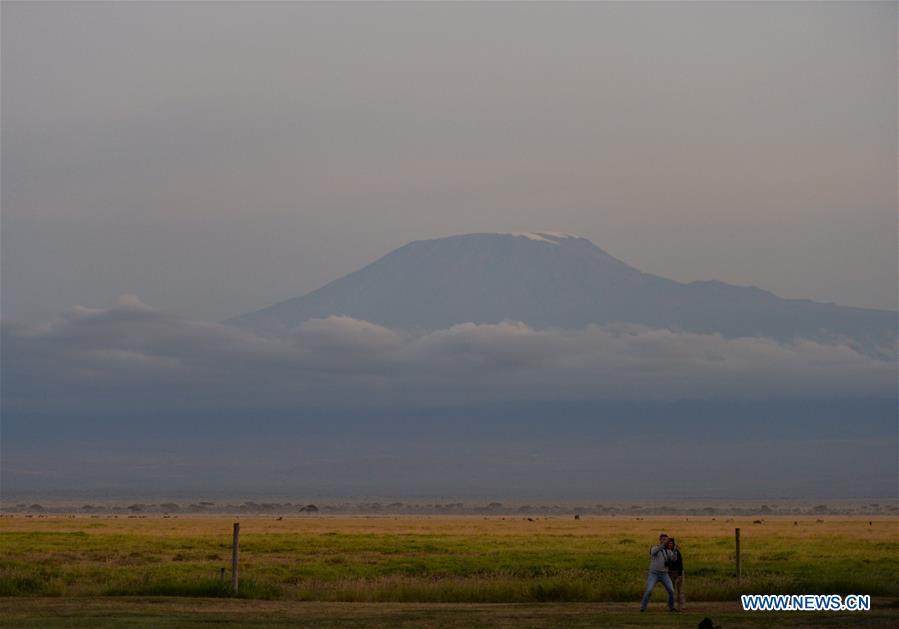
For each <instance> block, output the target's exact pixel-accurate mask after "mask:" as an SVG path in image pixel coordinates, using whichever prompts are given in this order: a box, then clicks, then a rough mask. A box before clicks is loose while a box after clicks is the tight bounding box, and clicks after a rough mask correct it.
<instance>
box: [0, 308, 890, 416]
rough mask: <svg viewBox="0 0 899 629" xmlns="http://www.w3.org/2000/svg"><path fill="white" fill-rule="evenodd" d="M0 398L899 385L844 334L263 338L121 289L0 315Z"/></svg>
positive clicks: (344, 325)
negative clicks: (116, 295)
mask: <svg viewBox="0 0 899 629" xmlns="http://www.w3.org/2000/svg"><path fill="white" fill-rule="evenodd" d="M2 367H3V397H4V405H5V406H6V407H7V408H15V409H18V410H43V409H47V410H49V409H68V410H89V409H116V408H138V407H140V408H148V407H149V408H159V409H165V408H176V407H178V408H216V407H223V406H225V405H227V406H234V405H240V406H243V407H254V406H255V407H291V406H306V405H334V404H339V405H370V404H375V405H397V404H456V403H469V402H492V401H523V400H538V399H539V400H579V399H584V400H586V399H601V398H615V399H677V398H697V397H700V398H701V397H726V396H750V397H765V396H784V395H803V396H808V395H828V396H831V395H841V396H842V395H846V396H850V395H851V396H856V395H858V396H863V395H878V396H879V395H883V396H891V395H894V393H895V388H896V381H897V368H896V363H895V361H894V360H892V359H878V358H876V357H872V356H869V355H863V354H861V353H859V352H858V351H856V350H855V349H853V347H852V346H851V345H850V344H849V343H848V342H847V343H845V344H844V343H830V344H825V343H820V342H814V341H808V340H797V341H795V342H792V343H786V344H785V343H779V342H776V341H773V340H770V339H765V338H742V339H724V338H722V337H720V336H718V335H707V334H695V333H687V332H677V331H671V330H665V329H648V328H644V327H638V326H631V325H619V326H599V325H591V326H587V327H585V328H582V329H577V330H569V329H539V330H538V329H533V328H530V327H528V326H527V325H525V324H523V323H519V322H511V321H509V322H502V323H498V324H474V323H465V324H461V325H454V326H452V327H450V328H446V329H441V330H434V331H419V332H413V331H400V330H390V329H387V328H384V327H382V326H379V325H375V324H373V323H369V322H366V321H359V320H356V319H352V318H349V317H342V316H332V317H329V318H327V319H315V320H310V321H306V322H304V323H303V324H301V325H300V326H299V327H298V328H297V329H296V330H295V332H294V333H293V334H292V335H291V336H289V337H286V338H282V339H266V338H261V337H258V336H256V335H254V334H252V333H250V332H247V331H244V330H241V329H237V328H234V327H231V326H227V325H224V324H218V323H208V322H199V321H192V320H188V319H184V318H180V317H177V316H173V315H171V314H168V313H165V312H162V311H160V310H157V309H154V308H151V307H149V306H147V305H145V304H143V303H141V302H140V301H139V300H138V299H137V298H136V297H124V298H122V299H121V300H120V301H119V303H118V304H117V305H116V306H114V307H112V308H109V309H104V310H93V309H86V308H80V307H76V308H73V309H71V310H69V311H67V312H65V313H63V314H62V315H61V316H60V318H59V319H58V320H57V321H55V322H53V323H51V324H47V325H40V326H38V325H26V324H15V323H5V324H3V365H2Z"/></svg>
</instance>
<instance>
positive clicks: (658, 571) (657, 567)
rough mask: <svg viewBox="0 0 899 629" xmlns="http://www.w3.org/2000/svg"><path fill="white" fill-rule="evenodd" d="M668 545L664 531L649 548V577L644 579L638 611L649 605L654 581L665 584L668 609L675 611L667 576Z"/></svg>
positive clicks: (669, 581)
mask: <svg viewBox="0 0 899 629" xmlns="http://www.w3.org/2000/svg"><path fill="white" fill-rule="evenodd" d="M667 545H668V536H667V535H666V534H665V533H662V534H661V535H659V543H658V544H654V545H653V546H651V547H650V549H649V578H648V579H647V580H646V592H645V593H644V594H643V600H642V601H640V611H641V612H645V611H646V606H647V605H649V597H650V596H652V590H653V588H655V586H656V583H661V584H662V585H664V586H665V590H667V592H668V611H669V612H676V611H677V609H676V608H675V607H674V585H673V584H672V583H671V577H669V576H668V564H669V562H670V561H671V552H670V551H669V550H668V549H667V548H666V546H667Z"/></svg>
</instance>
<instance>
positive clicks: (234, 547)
mask: <svg viewBox="0 0 899 629" xmlns="http://www.w3.org/2000/svg"><path fill="white" fill-rule="evenodd" d="M239 555H240V522H235V523H234V541H233V542H232V544H231V589H233V590H234V593H235V594H237V559H238V557H239Z"/></svg>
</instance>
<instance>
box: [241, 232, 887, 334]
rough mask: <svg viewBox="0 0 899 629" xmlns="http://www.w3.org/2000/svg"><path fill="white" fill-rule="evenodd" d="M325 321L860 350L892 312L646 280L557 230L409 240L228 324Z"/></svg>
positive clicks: (261, 328)
mask: <svg viewBox="0 0 899 629" xmlns="http://www.w3.org/2000/svg"><path fill="white" fill-rule="evenodd" d="M329 315H347V316H350V317H354V318H357V319H364V320H366V321H370V322H373V323H377V324H380V325H384V326H387V327H393V328H420V329H437V328H444V327H447V326H450V325H453V324H457V323H463V322H469V321H472V322H475V323H496V322H499V321H503V320H515V321H523V322H525V323H527V324H529V325H530V326H532V327H536V328H542V327H565V328H578V327H583V326H584V325H587V324H591V323H597V324H607V323H636V324H642V325H646V326H651V327H657V328H670V329H675V330H686V331H692V332H700V333H717V334H721V335H723V336H725V337H731V338H734V337H752V336H764V337H770V338H774V339H778V340H792V339H796V338H811V339H819V340H829V339H837V338H848V339H850V340H851V341H852V342H854V343H855V344H856V345H857V346H859V347H860V348H863V349H865V350H866V351H871V350H872V349H874V348H878V347H883V348H886V351H889V352H894V351H895V342H896V327H897V313H895V312H891V311H886V310H872V309H864V308H852V307H847V306H838V305H836V304H830V303H817V302H813V301H809V300H796V299H782V298H780V297H777V296H776V295H774V294H772V293H769V292H767V291H764V290H761V289H759V288H755V287H747V286H734V285H731V284H725V283H723V282H718V281H698V282H690V283H686V284H685V283H681V282H676V281H674V280H670V279H667V278H664V277H659V276H657V275H652V274H649V273H643V272H642V271H640V270H638V269H636V268H634V267H632V266H630V265H628V264H626V263H624V262H622V261H621V260H618V259H616V258H614V257H612V256H611V255H609V254H608V253H606V252H605V251H603V250H602V249H600V248H599V247H597V246H596V245H594V244H593V243H592V242H590V241H589V240H587V239H585V238H579V237H577V236H572V235H569V234H561V233H556V232H539V233H538V232H534V233H485V234H468V235H462V236H451V237H448V238H437V239H433V240H417V241H414V242H410V243H409V244H407V245H405V246H403V247H400V248H399V249H397V250H395V251H393V252H392V253H389V254H387V255H386V256H384V257H382V258H380V259H378V260H376V261H375V262H373V263H371V264H369V265H368V266H366V267H364V268H362V269H360V270H358V271H355V272H353V273H350V274H349V275H346V276H345V277H342V278H340V279H338V280H335V281H333V282H331V283H330V284H327V285H326V286H323V287H322V288H319V289H318V290H315V291H312V292H311V293H308V294H306V295H303V296H302V297H297V298H295V299H290V300H288V301H284V302H281V303H278V304H275V305H273V306H269V307H268V308H263V309H262V310H258V311H256V312H251V313H249V314H245V315H243V316H240V317H237V318H234V319H231V320H229V321H227V323H230V324H233V325H237V326H240V327H244V328H249V329H252V330H254V331H255V332H257V333H259V334H261V335H265V336H280V335H284V334H289V333H290V331H291V330H292V329H293V328H294V327H295V326H297V325H298V324H299V323H301V322H302V321H305V320H307V319H315V318H323V317H327V316H329Z"/></svg>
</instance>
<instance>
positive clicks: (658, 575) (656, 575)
mask: <svg viewBox="0 0 899 629" xmlns="http://www.w3.org/2000/svg"><path fill="white" fill-rule="evenodd" d="M656 583H661V584H662V585H664V586H665V589H666V590H668V609H674V584H673V583H671V577H669V576H668V573H667V572H652V571H650V572H649V578H648V579H647V580H646V593H645V594H643V600H642V601H640V609H641V610H643V609H646V606H647V605H649V597H650V596H652V590H653V588H654V587H655V586H656Z"/></svg>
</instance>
